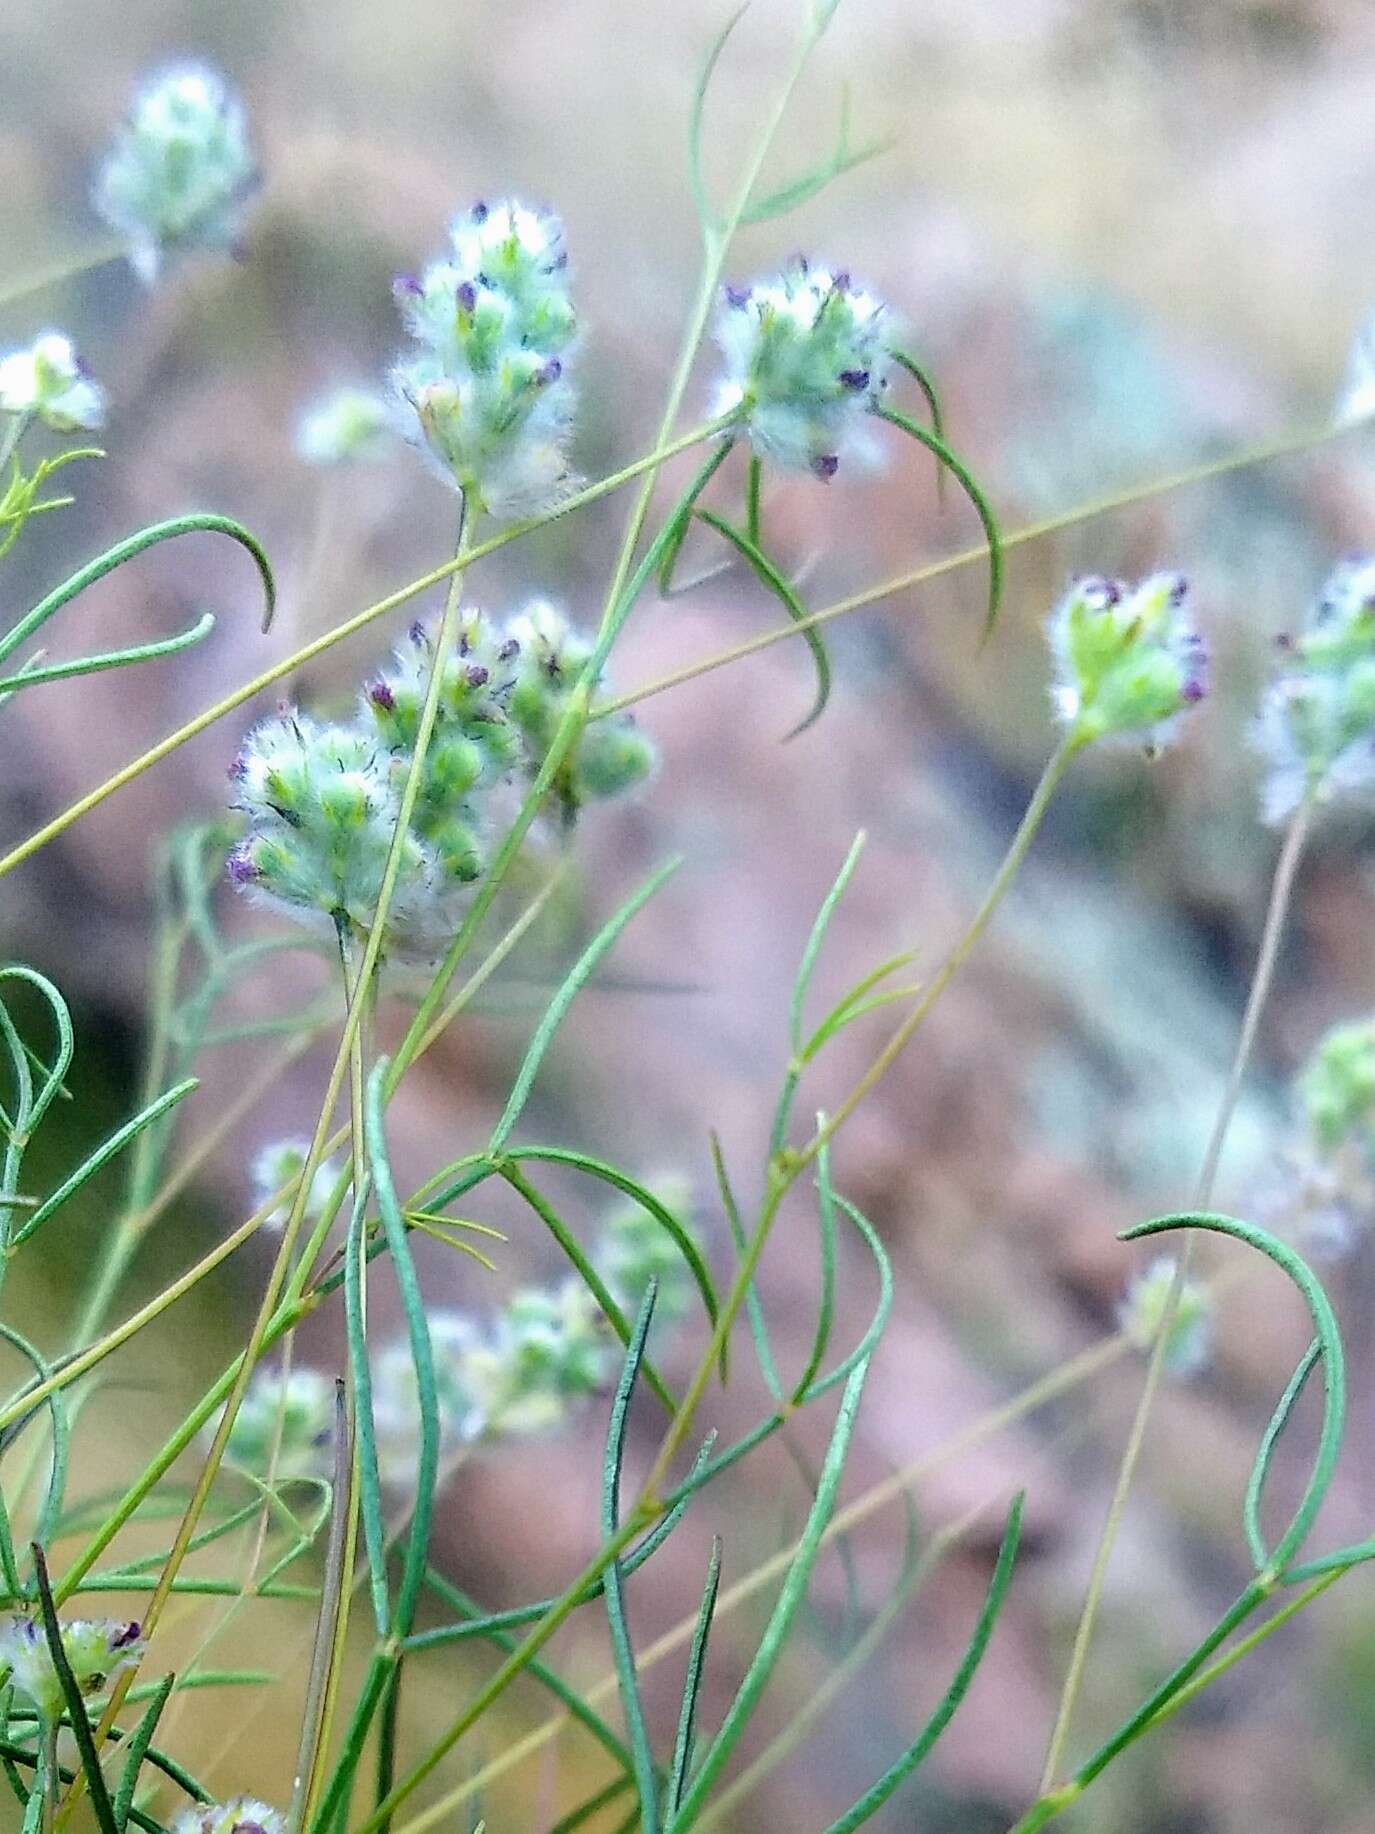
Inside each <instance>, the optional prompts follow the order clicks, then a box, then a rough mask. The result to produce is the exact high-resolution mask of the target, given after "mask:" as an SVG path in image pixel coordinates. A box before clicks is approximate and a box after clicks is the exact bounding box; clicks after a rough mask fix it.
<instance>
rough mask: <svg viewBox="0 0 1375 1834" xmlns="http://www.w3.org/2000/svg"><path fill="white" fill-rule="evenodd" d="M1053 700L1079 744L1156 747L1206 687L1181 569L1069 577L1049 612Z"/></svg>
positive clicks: (1203, 655) (1203, 652)
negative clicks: (1119, 741)
mask: <svg viewBox="0 0 1375 1834" xmlns="http://www.w3.org/2000/svg"><path fill="white" fill-rule="evenodd" d="M1047 634H1048V637H1049V641H1050V648H1051V654H1052V656H1053V658H1054V663H1055V677H1054V682H1053V685H1052V689H1051V696H1052V700H1053V703H1054V707H1055V712H1056V715H1057V717H1058V718H1059V720H1060V721H1061V723H1062V724H1063V725H1064V727H1065V728H1066V729H1067V731H1068V732H1069V733H1070V734H1071V735H1072V736H1073V737H1075V738H1077V739H1078V740H1079V741H1080V742H1082V743H1087V742H1089V741H1090V740H1094V739H1105V738H1125V739H1129V740H1133V741H1135V742H1137V743H1140V744H1144V745H1146V746H1148V747H1150V748H1151V749H1153V750H1154V749H1158V748H1159V747H1160V746H1161V745H1164V744H1166V743H1167V742H1168V741H1169V740H1170V739H1172V738H1173V737H1174V736H1175V733H1176V731H1177V729H1178V725H1179V720H1180V717H1181V715H1182V714H1184V713H1185V712H1187V710H1188V709H1189V708H1190V707H1192V706H1196V705H1197V703H1198V702H1199V701H1201V700H1202V699H1203V697H1204V695H1205V694H1206V693H1207V691H1208V652H1207V647H1206V645H1205V644H1204V641H1203V638H1202V636H1201V635H1200V634H1199V632H1198V630H1197V628H1196V626H1195V623H1194V619H1193V612H1192V608H1191V606H1190V602H1189V592H1188V586H1187V583H1186V582H1185V580H1184V578H1183V576H1182V575H1181V574H1178V573H1153V574H1151V575H1150V576H1149V578H1147V579H1144V580H1142V581H1141V582H1140V584H1139V585H1136V586H1132V585H1129V584H1127V583H1126V582H1125V581H1123V580H1113V579H1101V578H1097V577H1092V578H1088V579H1081V580H1076V581H1075V583H1074V585H1073V586H1071V587H1070V589H1069V591H1068V592H1067V593H1066V594H1065V596H1064V598H1062V599H1061V601H1060V603H1059V605H1058V606H1057V607H1056V608H1055V610H1054V612H1052V614H1051V617H1050V621H1049V624H1048V626H1047Z"/></svg>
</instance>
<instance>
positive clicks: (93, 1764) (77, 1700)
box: [30, 1541, 119, 1834]
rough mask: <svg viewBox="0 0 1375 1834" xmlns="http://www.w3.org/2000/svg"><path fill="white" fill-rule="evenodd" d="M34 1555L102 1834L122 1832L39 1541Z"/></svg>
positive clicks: (47, 1632)
mask: <svg viewBox="0 0 1375 1834" xmlns="http://www.w3.org/2000/svg"><path fill="white" fill-rule="evenodd" d="M30 1552H31V1553H32V1555H33V1571H34V1580H35V1583H36V1584H37V1587H38V1608H39V1611H40V1612H41V1614H42V1618H43V1634H44V1636H45V1637H46V1638H47V1642H48V1655H49V1656H50V1658H51V1659H52V1665H53V1672H54V1673H55V1674H56V1676H57V1681H58V1685H59V1687H60V1688H61V1689H62V1698H63V1700H64V1701H65V1702H66V1703H67V1717H68V1720H69V1721H70V1723H71V1728H72V1737H73V1738H74V1739H75V1740H76V1749H77V1752H78V1754H79V1756H80V1758H81V1769H82V1772H83V1774H84V1776H85V1778H86V1788H87V1790H88V1791H89V1793H90V1798H91V1812H92V1813H93V1814H94V1816H95V1818H96V1822H97V1825H98V1826H99V1828H100V1834H119V1829H118V1827H117V1826H116V1824H115V1811H114V1804H113V1803H112V1802H111V1801H110V1792H109V1790H108V1789H107V1788H106V1787H105V1773H104V1771H103V1770H102V1769H101V1768H100V1755H99V1753H98V1752H97V1751H96V1748H95V1739H94V1738H93V1737H92V1734H91V1722H90V1720H89V1719H88V1717H87V1715H86V1702H85V1701H84V1700H83V1698H82V1695H81V1689H80V1687H79V1686H78V1684H77V1679H76V1676H75V1675H74V1674H73V1673H72V1665H71V1663H70V1662H69V1661H68V1660H67V1652H66V1650H65V1648H64V1647H63V1644H62V1626H61V1624H60V1623H59V1621H58V1616H57V1611H56V1608H55V1607H54V1605H53V1594H52V1586H51V1585H50V1584H49V1581H48V1563H47V1561H46V1560H45V1559H44V1558H43V1550H42V1548H41V1547H40V1546H39V1545H38V1543H37V1542H36V1541H35V1542H34V1543H33V1546H32V1548H31V1550H30Z"/></svg>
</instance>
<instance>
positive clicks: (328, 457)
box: [296, 385, 396, 466]
mask: <svg viewBox="0 0 1375 1834" xmlns="http://www.w3.org/2000/svg"><path fill="white" fill-rule="evenodd" d="M395 439H396V428H395V424H394V422H393V418H392V409H391V404H390V403H389V402H388V401H387V400H386V398H385V397H384V396H382V395H380V394H378V392H377V391H376V390H375V389H367V388H354V387H352V386H347V385H346V386H344V387H341V388H336V389H331V390H330V392H329V393H328V394H327V395H322V396H321V397H320V399H319V400H318V401H313V402H312V403H311V404H310V406H309V407H307V408H306V409H305V411H304V412H303V413H302V415H301V417H300V419H299V420H298V421H297V423H296V450H297V451H298V452H299V453H300V455H301V457H302V458H303V459H305V460H306V461H307V463H308V464H311V465H327V466H332V465H355V464H375V463H376V462H377V461H378V460H380V459H385V458H387V457H388V456H389V455H390V453H391V450H392V447H393V445H394V443H395Z"/></svg>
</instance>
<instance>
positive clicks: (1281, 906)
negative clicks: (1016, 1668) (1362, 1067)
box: [1040, 802, 1312, 1796]
mask: <svg viewBox="0 0 1375 1834" xmlns="http://www.w3.org/2000/svg"><path fill="white" fill-rule="evenodd" d="M1311 815H1312V807H1311V804H1310V803H1307V802H1305V803H1303V804H1301V805H1300V807H1299V809H1298V810H1297V811H1296V813H1295V815H1294V818H1293V820H1292V821H1291V822H1290V824H1289V828H1288V830H1287V832H1286V834H1285V837H1284V842H1283V844H1282V846H1281V848H1280V854H1279V859H1278V860H1277V861H1276V864H1275V873H1274V878H1273V880H1272V882H1271V886H1270V897H1269V903H1268V906H1267V909H1266V914H1265V926H1264V930H1263V932H1262V935H1261V943H1260V952H1259V954H1258V956H1257V958H1256V969H1255V973H1254V975H1253V976H1252V978H1251V987H1250V992H1249V994H1248V996H1247V1000H1246V1010H1245V1013H1244V1015H1243V1017H1242V1023H1241V1032H1240V1035H1239V1037H1238V1039H1237V1046H1236V1051H1235V1053H1234V1055H1233V1058H1232V1065H1231V1069H1230V1071H1229V1073H1228V1077H1227V1082H1226V1085H1225V1087H1224V1089H1223V1094H1222V1100H1221V1102H1220V1103H1219V1105H1218V1112H1217V1116H1216V1119H1215V1120H1214V1123H1213V1128H1212V1132H1211V1134H1210V1136H1209V1139H1208V1145H1207V1148H1206V1150H1205V1152H1204V1155H1203V1164H1202V1166H1201V1167H1200V1170H1199V1176H1198V1184H1197V1188H1196V1191H1195V1208H1197V1209H1200V1210H1203V1209H1206V1208H1207V1207H1208V1205H1209V1203H1210V1202H1211V1199H1212V1194H1213V1185H1214V1183H1215V1181H1216V1178H1217V1171H1218V1165H1219V1163H1220V1161H1221V1158H1222V1149H1223V1147H1224V1145H1225V1144H1226V1140H1227V1133H1228V1130H1229V1128H1230V1126H1231V1122H1232V1117H1233V1115H1234V1114H1235V1112H1236V1105H1237V1099H1238V1097H1239V1095H1240V1093H1241V1086H1242V1083H1243V1081H1244V1080H1245V1076H1246V1067H1247V1065H1248V1063H1249V1062H1250V1058H1251V1052H1252V1049H1253V1048H1254V1045H1255V1039H1256V1032H1257V1030H1258V1028H1259V1025H1260V1020H1261V1015H1262V1014H1263V1012H1264V1010H1265V1003H1266V1000H1267V998H1268V996H1269V992H1270V987H1271V984H1272V982H1273V980H1274V975H1275V964H1276V962H1277V960H1278V957H1279V947H1280V941H1281V938H1282V937H1283V934H1284V924H1285V918H1286V916H1287V915H1288V911H1289V903H1290V897H1291V894H1292V892H1293V887H1294V878H1295V875H1296V874H1297V872H1298V867H1299V861H1300V859H1301V858H1302V855H1303V847H1304V842H1305V840H1306V839H1307V836H1308V830H1309V826H1310V821H1311ZM1192 1246H1193V1244H1192V1239H1186V1242H1185V1246H1184V1248H1183V1250H1182V1252H1181V1253H1180V1255H1179V1258H1178V1261H1177V1262H1176V1265H1175V1271H1174V1278H1173V1280H1172V1281H1171V1283H1170V1290H1169V1293H1168V1295H1167V1296H1166V1301H1165V1306H1164V1309H1163V1311H1162V1314H1161V1318H1160V1324H1159V1327H1158V1329H1157V1331H1156V1336H1155V1341H1154V1343H1153V1345H1152V1347H1151V1356H1150V1361H1149V1363H1148V1364H1147V1366H1146V1379H1145V1382H1144V1383H1143V1384H1142V1389H1141V1396H1140V1399H1139V1400H1138V1402H1137V1406H1136V1413H1135V1415H1134V1416H1133V1419H1132V1424H1131V1430H1130V1432H1129V1434H1128V1436H1127V1443H1126V1446H1125V1448H1124V1449H1123V1453H1122V1460H1121V1464H1120V1465H1119V1467H1118V1472H1117V1480H1116V1483H1115V1484H1114V1486H1113V1493H1112V1500H1111V1502H1110V1503H1109V1505H1108V1514H1107V1518H1106V1520H1105V1522H1104V1524H1103V1532H1102V1535H1101V1536H1100V1538H1099V1542H1098V1547H1097V1550H1096V1552H1095V1554H1094V1558H1093V1567H1092V1569H1091V1571H1090V1574H1089V1583H1088V1589H1087V1591H1086V1592H1085V1594H1084V1604H1083V1609H1082V1611H1081V1612H1080V1615H1079V1623H1078V1626H1077V1628H1076V1630H1075V1634H1074V1647H1073V1649H1072V1651H1071V1653H1070V1663H1069V1669H1068V1671H1067V1673H1066V1675H1065V1683H1064V1687H1063V1689H1062V1690H1061V1693H1060V1702H1059V1707H1058V1709H1057V1711H1056V1715H1055V1724H1054V1727H1053V1728H1052V1731H1051V1736H1050V1743H1049V1745H1048V1747H1047V1749H1046V1760H1045V1765H1044V1767H1043V1769H1042V1772H1041V1786H1040V1787H1041V1793H1042V1795H1043V1796H1044V1795H1045V1793H1046V1792H1047V1791H1048V1790H1049V1789H1050V1786H1051V1784H1052V1783H1053V1782H1054V1780H1055V1774H1056V1772H1057V1771H1058V1770H1059V1768H1060V1762H1061V1759H1062V1757H1063V1755H1064V1750H1065V1744H1066V1741H1067V1739H1068V1737H1069V1731H1070V1725H1071V1722H1072V1720H1073V1717H1074V1708H1075V1704H1076V1702H1077V1700H1078V1696H1079V1691H1080V1688H1081V1687H1082V1685H1083V1680H1084V1672H1085V1669H1086V1667H1087V1664H1088V1656H1089V1649H1090V1646H1091V1644H1092V1641H1093V1632H1094V1627H1095V1625H1096V1623H1097V1619H1098V1611H1099V1607H1100V1605H1101V1604H1102V1598H1103V1588H1104V1586H1105V1584H1106V1583H1107V1575H1108V1567H1109V1565H1110V1563H1111V1560H1112V1554H1113V1549H1114V1547H1115V1546H1116V1544H1117V1535H1118V1531H1119V1530H1120V1528H1121V1526H1122V1518H1123V1516H1124V1514H1125V1513H1126V1507H1127V1498H1128V1496H1129V1494H1130V1492H1131V1486H1132V1482H1133V1479H1134V1478H1135V1476H1136V1470H1137V1466H1138V1464H1139V1463H1140V1459H1141V1451H1142V1447H1143V1445H1144V1444H1145V1438H1146V1427H1147V1424H1148V1422H1149V1419H1150V1413H1151V1408H1152V1406H1153V1404H1154V1402H1155V1397H1156V1394H1157V1392H1158V1390H1159V1387H1160V1381H1161V1377H1162V1375H1163V1373H1164V1368H1165V1358H1166V1355H1167V1354H1168V1351H1169V1347H1170V1338H1171V1336H1172V1333H1173V1327H1174V1320H1175V1316H1176V1313H1177V1311H1178V1308H1179V1301H1180V1297H1181V1295H1182V1293H1183V1291H1184V1283H1185V1281H1186V1279H1187V1278H1188V1273H1189V1267H1190V1262H1191V1260H1192Z"/></svg>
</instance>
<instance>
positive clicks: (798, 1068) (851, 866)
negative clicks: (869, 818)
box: [769, 828, 868, 1153]
mask: <svg viewBox="0 0 1375 1834" xmlns="http://www.w3.org/2000/svg"><path fill="white" fill-rule="evenodd" d="M867 839H868V836H867V835H866V834H865V832H864V830H863V828H861V829H860V830H859V832H858V834H856V836H855V838H854V840H853V841H851V843H850V851H849V852H848V853H847V854H846V856H845V859H844V862H843V864H842V865H841V868H840V871H839V872H838V873H837V874H836V876H835V879H834V881H833V883H832V885H831V889H830V890H829V891H828V892H827V894H826V896H825V897H824V898H823V899H822V901H821V908H820V909H819V910H818V911H817V914H816V917H815V920H814V921H813V923H812V927H811V931H810V933H809V934H808V937H807V942H806V946H805V947H804V948H803V951H802V958H801V960H800V961H799V962H798V964H797V973H796V975H795V976H794V977H793V991H792V999H791V1001H790V1003H789V1007H788V1049H789V1053H790V1058H791V1061H790V1062H789V1064H788V1067H787V1070H786V1072H785V1073H784V1077H783V1086H782V1088H781V1089H780V1090H779V1094H778V1103H777V1106H776V1107H775V1109H774V1116H773V1130H772V1132H771V1134H770V1136H769V1150H770V1151H771V1152H774V1153H781V1152H782V1150H783V1148H784V1147H785V1146H786V1145H787V1141H788V1128H789V1125H790V1123H791V1121H792V1110H793V1101H794V1099H795V1098H796V1095H797V1090H798V1086H799V1084H800V1083H801V1081H802V1071H803V1069H804V1067H805V1064H806V1054H805V1051H804V1048H803V1042H802V1030H803V1024H804V1022H805V1014H806V1007H807V990H808V988H809V987H810V986H811V983H812V975H813V973H814V971H815V969H816V964H817V960H818V958H819V956H820V954H821V946H822V944H823V943H824V942H825V940H826V932H827V931H828V930H829V929H830V927H831V919H832V918H833V917H834V916H835V913H836V907H837V905H838V904H839V903H840V900H841V898H842V897H843V896H844V894H845V887H846V886H847V885H848V884H849V883H850V879H851V876H852V875H853V873H854V870H855V867H856V866H857V865H858V864H859V856H860V854H861V853H863V851H864V843H865V841H866V840H867Z"/></svg>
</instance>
